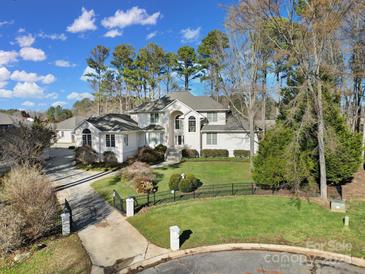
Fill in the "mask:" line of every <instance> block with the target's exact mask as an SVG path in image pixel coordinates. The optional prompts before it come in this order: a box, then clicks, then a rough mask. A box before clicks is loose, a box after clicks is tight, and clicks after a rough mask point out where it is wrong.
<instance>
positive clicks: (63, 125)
mask: <svg viewBox="0 0 365 274" xmlns="http://www.w3.org/2000/svg"><path fill="white" fill-rule="evenodd" d="M85 120H86V118H85V117H82V116H73V117H71V118H68V119H66V120H64V121H62V122H59V123H56V129H59V130H60V129H66V130H74V129H75V128H76V127H77V126H78V125H80V124H81V123H82V122H83V121H85Z"/></svg>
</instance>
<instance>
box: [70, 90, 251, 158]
mask: <svg viewBox="0 0 365 274" xmlns="http://www.w3.org/2000/svg"><path fill="white" fill-rule="evenodd" d="M129 114H130V116H128V115H123V114H108V115H105V116H102V117H96V118H90V119H88V120H86V121H85V122H83V123H82V124H81V125H80V126H79V127H78V128H76V131H75V136H76V143H77V145H82V144H84V145H85V144H86V145H91V146H92V147H93V148H94V150H96V151H97V152H99V154H102V153H103V152H104V151H108V150H111V151H113V152H116V154H117V157H118V160H119V161H121V162H123V161H125V160H126V159H127V158H126V157H129V156H131V155H133V154H135V153H137V151H138V148H140V147H142V146H145V145H148V146H151V147H154V146H156V145H158V144H163V145H166V146H167V147H168V148H175V149H182V148H190V149H195V150H197V151H198V152H199V153H201V151H202V150H203V149H226V150H228V152H229V156H233V153H234V150H249V148H250V141H249V137H248V130H247V129H248V127H247V126H246V125H243V124H242V123H241V122H239V121H238V120H236V119H235V118H234V117H233V116H232V114H231V113H230V110H229V109H228V108H226V107H224V106H223V105H222V104H220V103H218V102H217V101H215V100H214V99H212V98H211V97H209V96H194V95H192V94H191V93H190V92H173V93H169V94H168V95H166V96H164V97H162V98H160V99H157V100H155V101H151V102H146V103H144V104H142V105H140V106H138V107H137V108H135V109H133V110H132V111H130V113H129ZM106 125H107V126H106ZM126 125H129V126H130V127H126ZM89 140H90V141H89ZM111 140H114V141H111ZM255 147H257V145H255Z"/></svg>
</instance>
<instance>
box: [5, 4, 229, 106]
mask: <svg viewBox="0 0 365 274" xmlns="http://www.w3.org/2000/svg"><path fill="white" fill-rule="evenodd" d="M1 2H2V3H1V10H0V108H1V109H8V108H20V109H27V110H45V109H47V108H48V107H49V106H51V105H53V104H63V105H64V107H66V108H71V107H72V104H73V103H74V102H75V101H76V100H77V99H80V98H83V97H88V96H90V94H89V93H90V92H91V89H90V87H89V85H88V83H87V82H85V81H83V80H81V76H82V75H83V72H84V70H85V68H86V63H85V59H86V58H87V57H88V54H89V52H90V51H91V49H92V48H93V47H95V46H96V45H97V44H102V45H105V46H107V47H110V48H111V49H113V48H114V47H115V46H116V45H118V44H120V43H129V44H132V45H133V46H134V47H135V48H136V49H139V48H141V47H143V46H145V45H146V44H147V43H149V42H154V43H157V44H158V45H160V46H162V47H163V48H164V49H165V50H166V51H176V50H177V49H178V48H179V47H181V46H183V45H190V46H193V47H197V46H198V44H199V41H200V40H201V39H202V38H204V37H205V36H206V34H207V33H208V32H209V31H210V30H212V29H221V30H223V29H224V27H223V24H224V19H225V8H224V7H227V6H229V5H231V4H233V3H235V2H236V1H233V0H209V1H202V0H201V1H197V0H195V1H194V0H184V1H172V0H145V1H137V0H104V1H100V0H89V1H81V0H62V1H49V0H32V1H29V0H2V1H1ZM202 90H203V87H202V86H201V85H200V84H199V83H195V84H194V86H193V91H195V93H200V92H202Z"/></svg>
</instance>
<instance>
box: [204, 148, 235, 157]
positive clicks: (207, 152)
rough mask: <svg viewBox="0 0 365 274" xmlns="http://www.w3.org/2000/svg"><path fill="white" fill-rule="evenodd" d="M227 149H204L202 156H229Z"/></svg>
mask: <svg viewBox="0 0 365 274" xmlns="http://www.w3.org/2000/svg"><path fill="white" fill-rule="evenodd" d="M228 155H229V154H228V150H227V149H203V150H202V156H203V157H206V158H208V157H228Z"/></svg>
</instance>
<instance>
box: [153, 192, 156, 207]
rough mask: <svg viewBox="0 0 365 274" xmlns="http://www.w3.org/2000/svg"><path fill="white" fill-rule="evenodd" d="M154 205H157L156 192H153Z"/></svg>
mask: <svg viewBox="0 0 365 274" xmlns="http://www.w3.org/2000/svg"><path fill="white" fill-rule="evenodd" d="M153 204H154V205H155V204H156V191H154V192H153Z"/></svg>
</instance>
